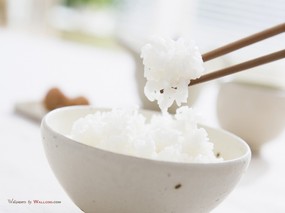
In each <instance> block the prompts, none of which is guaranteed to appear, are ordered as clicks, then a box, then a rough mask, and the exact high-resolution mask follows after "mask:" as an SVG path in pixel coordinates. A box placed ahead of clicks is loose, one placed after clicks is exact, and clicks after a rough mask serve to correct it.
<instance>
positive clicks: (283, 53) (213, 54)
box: [189, 23, 285, 86]
mask: <svg viewBox="0 0 285 213" xmlns="http://www.w3.org/2000/svg"><path fill="white" fill-rule="evenodd" d="M283 32H285V23H282V24H279V25H277V26H275V27H272V28H269V29H266V30H264V31H261V32H259V33H256V34H253V35H251V36H248V37H245V38H243V39H240V40H238V41H235V42H233V43H230V44H227V45H225V46H223V47H220V48H217V49H215V50H212V51H210V52H208V53H205V54H203V55H202V58H203V61H204V62H206V61H209V60H212V59H214V58H217V57H220V56H222V55H225V54H227V53H230V52H233V51H235V50H238V49H241V48H243V47H246V46H249V45H251V44H254V43H256V42H259V41H262V40H264V39H267V38H270V37H273V36H275V35H278V34H280V33H283ZM282 58H285V49H283V50H280V51H278V52H274V53H271V54H268V55H265V56H262V57H259V58H256V59H252V60H249V61H246V62H243V63H240V64H237V65H233V66H230V67H227V68H224V69H220V70H217V71H214V72H211V73H208V74H205V75H203V76H201V77H200V78H198V79H195V80H191V82H190V83H189V86H192V85H195V84H198V83H203V82H206V81H210V80H213V79H216V78H220V77H223V76H226V75H230V74H233V73H236V72H239V71H243V70H246V69H250V68H253V67H256V66H259V65H262V64H266V63H269V62H273V61H276V60H279V59H282Z"/></svg>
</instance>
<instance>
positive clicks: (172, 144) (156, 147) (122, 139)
mask: <svg viewBox="0 0 285 213" xmlns="http://www.w3.org/2000/svg"><path fill="white" fill-rule="evenodd" d="M70 137H71V138H72V139H74V140H76V141H79V142H82V143H84V144H87V145H90V146H93V147H97V148H100V149H104V150H109V151H112V152H116V153H121V154H125V155H131V156H136V157H141V158H148V159H154V160H162V161H173V162H196V163H209V162H219V161H222V160H223V159H222V158H217V157H216V156H215V154H214V152H213V143H211V142H210V141H209V138H208V137H207V133H206V131H205V130H204V129H203V128H200V127H198V125H197V122H196V116H195V114H194V112H193V109H191V108H188V107H181V108H179V109H178V110H177V113H176V114H175V116H171V115H169V114H163V115H162V114H156V115H153V117H152V118H151V119H150V121H148V122H147V119H146V117H144V116H143V115H142V114H141V113H139V112H138V110H123V109H113V110H111V111H108V112H96V113H95V114H89V115H87V116H85V117H82V118H80V119H79V120H77V121H76V122H75V123H74V125H73V127H72V131H71V133H70Z"/></svg>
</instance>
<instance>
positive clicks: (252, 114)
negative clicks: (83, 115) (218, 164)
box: [217, 81, 285, 153]
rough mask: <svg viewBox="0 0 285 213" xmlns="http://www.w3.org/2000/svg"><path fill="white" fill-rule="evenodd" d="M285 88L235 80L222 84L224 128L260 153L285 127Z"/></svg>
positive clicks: (220, 109)
mask: <svg viewBox="0 0 285 213" xmlns="http://www.w3.org/2000/svg"><path fill="white" fill-rule="evenodd" d="M284 110H285V90H283V89H281V88H279V87H277V86H274V84H269V83H267V84H261V83H260V82H259V83H253V81H252V82H250V81H247V82H246V81H231V82H226V83H221V84H220V89H219V92H218V96H217V117H218V121H219V123H220V125H221V127H222V128H224V129H226V130H228V131H230V132H232V133H234V134H236V135H238V136H240V137H241V138H243V139H244V140H245V141H246V142H247V143H248V144H249V146H250V147H251V149H252V151H253V152H254V153H258V152H259V151H260V149H261V147H262V145H263V144H265V143H267V142H269V141H271V140H273V139H274V138H276V137H277V136H278V135H279V134H280V133H281V132H282V131H283V129H284V127H285V113H284V112H285V111H284Z"/></svg>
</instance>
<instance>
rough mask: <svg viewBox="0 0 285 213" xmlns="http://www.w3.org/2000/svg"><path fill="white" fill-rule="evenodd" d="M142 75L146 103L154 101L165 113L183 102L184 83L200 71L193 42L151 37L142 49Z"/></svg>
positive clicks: (197, 55)
mask: <svg viewBox="0 0 285 213" xmlns="http://www.w3.org/2000/svg"><path fill="white" fill-rule="evenodd" d="M141 57H142V58H143V64H144V66H145V68H144V76H145V78H146V79H147V83H146V85H145V89H144V91H145V95H146V97H147V98H148V99H149V100H150V101H155V100H157V102H158V105H159V107H160V109H161V110H162V111H163V112H165V111H167V109H168V108H169V107H170V106H171V105H172V104H173V102H174V101H176V103H177V105H178V106H180V105H181V103H186V102H187V97H188V84H189V83H190V80H191V79H196V78H198V77H200V76H201V75H202V73H203V71H204V66H203V60H202V57H201V54H200V52H199V49H198V47H197V46H196V45H195V42H194V41H190V42H186V41H185V40H183V39H182V38H180V39H178V40H177V41H174V40H172V39H170V38H162V37H153V39H152V40H151V42H150V43H149V44H146V45H145V46H144V47H143V48H142V52H141Z"/></svg>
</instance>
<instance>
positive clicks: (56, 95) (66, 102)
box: [44, 88, 89, 110]
mask: <svg viewBox="0 0 285 213" xmlns="http://www.w3.org/2000/svg"><path fill="white" fill-rule="evenodd" d="M88 104H89V101H88V100H87V99H86V98H85V97H83V96H80V97H76V98H72V99H71V98H68V97H66V96H65V95H64V94H63V93H62V92H61V91H60V90H59V89H58V88H52V89H50V90H49V91H48V93H47V94H46V96H45V99H44V105H45V107H46V108H47V109H48V110H53V109H56V108H60V107H64V106H73V105H88Z"/></svg>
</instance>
